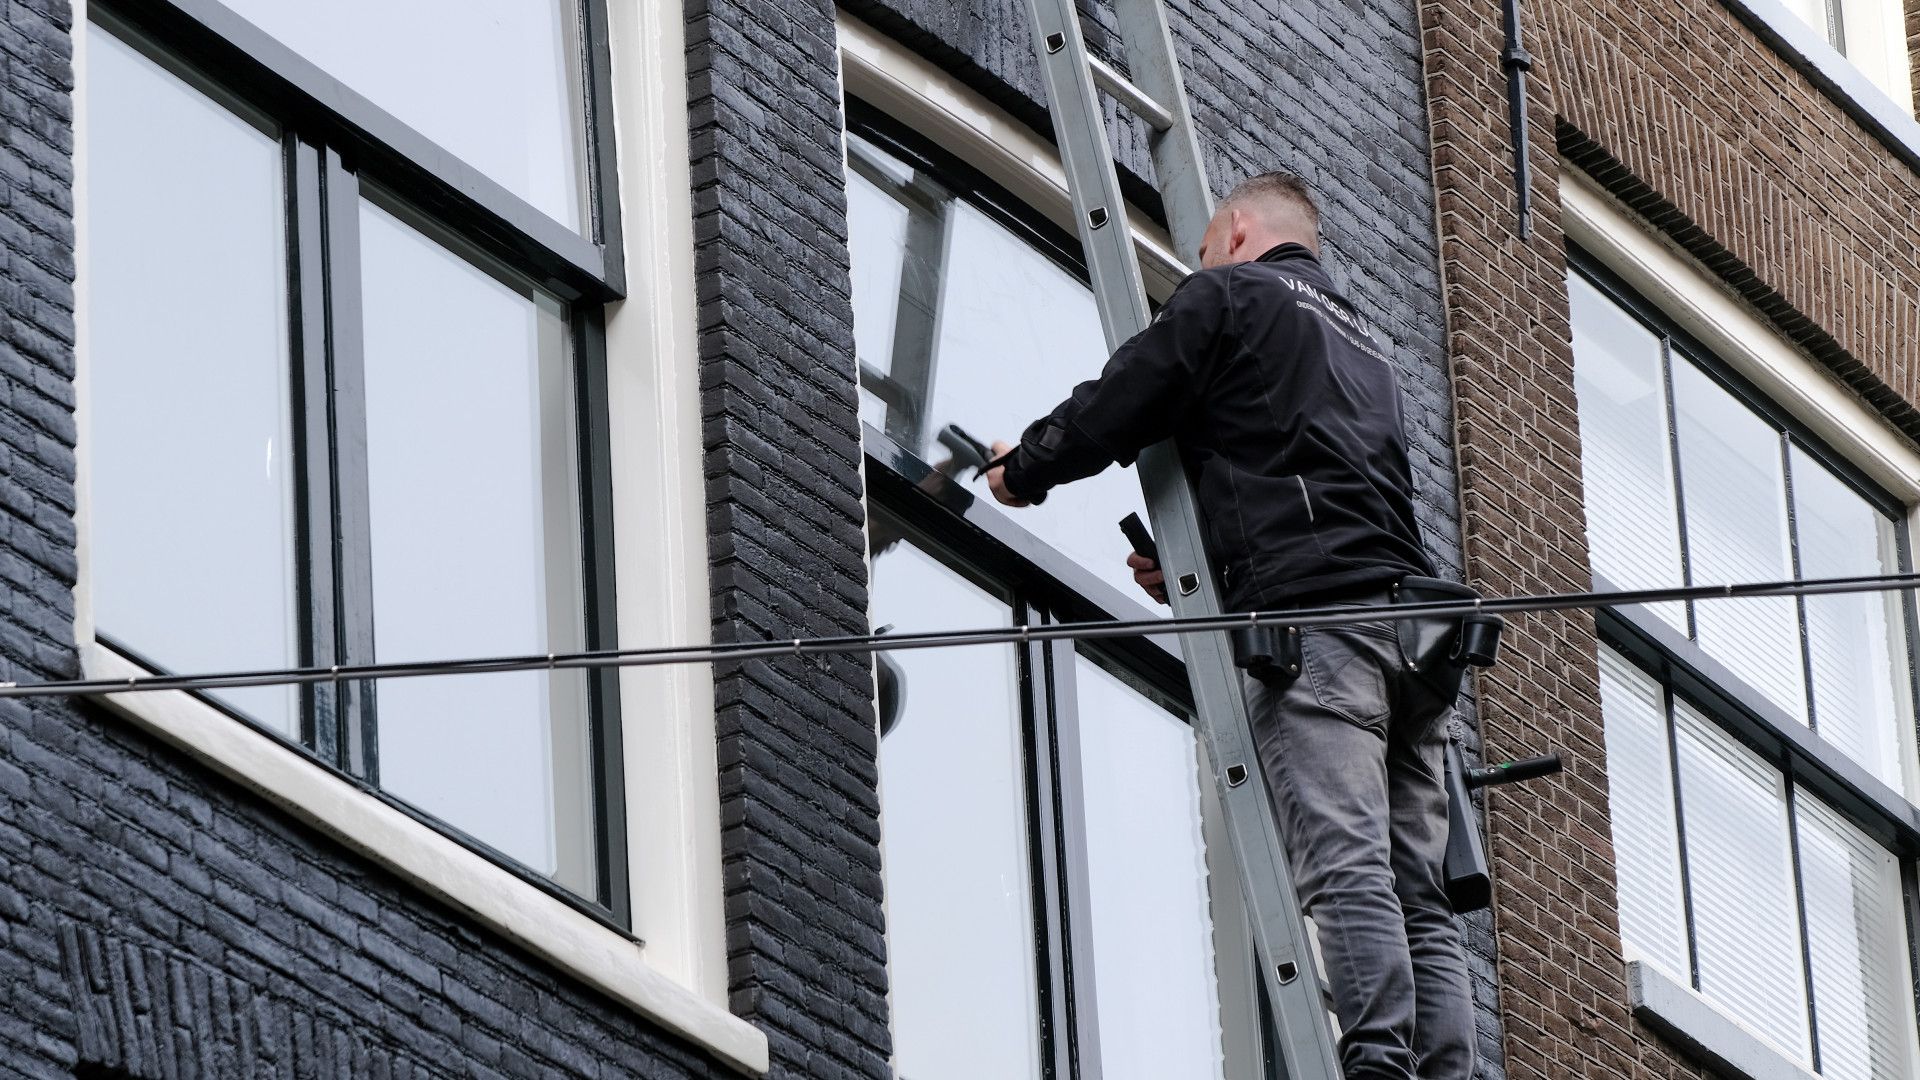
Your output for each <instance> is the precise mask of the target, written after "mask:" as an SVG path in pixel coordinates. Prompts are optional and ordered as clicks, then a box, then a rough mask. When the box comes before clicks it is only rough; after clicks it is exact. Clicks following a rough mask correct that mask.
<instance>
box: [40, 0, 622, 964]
mask: <svg viewBox="0 0 1920 1080" xmlns="http://www.w3.org/2000/svg"><path fill="white" fill-rule="evenodd" d="M573 2H574V3H576V4H577V6H578V19H579V26H580V34H579V44H580V50H581V52H580V55H579V57H578V61H579V63H580V69H579V70H580V72H581V77H582V80H583V84H584V85H583V86H582V91H583V92H582V99H583V101H584V102H585V116H584V117H583V118H582V119H583V124H582V130H581V132H580V136H581V138H582V139H583V140H584V142H583V145H584V146H585V147H586V148H587V152H586V153H585V154H584V155H583V166H584V168H585V169H586V170H587V172H588V181H587V182H588V192H589V199H588V200H587V201H588V206H587V216H588V219H589V222H590V225H591V229H590V231H589V233H588V234H584V235H583V234H582V233H580V232H576V231H574V230H573V229H571V228H569V227H568V226H566V225H564V224H562V223H561V222H559V221H558V220H556V219H554V218H552V217H550V216H549V215H547V214H546V213H545V212H543V211H541V210H539V209H537V208H535V207H534V206H532V205H531V204H530V203H528V202H526V201H524V200H523V199H521V198H520V197H519V196H517V195H514V194H512V193H511V192H509V191H507V190H506V189H505V188H504V187H502V186H501V185H499V184H498V183H497V182H495V181H494V180H492V179H491V178H489V177H487V176H485V175H484V174H482V173H481V172H480V171H478V170H477V169H475V168H473V167H471V166H469V165H467V164H465V163H464V162H462V161H460V160H459V159H458V158H456V157H454V156H453V155H451V154H449V153H447V152H446V151H444V150H442V149H440V148H439V147H437V146H436V145H435V144H433V143H432V142H431V141H429V140H428V139H426V138H425V137H423V136H421V135H419V134H418V133H417V132H414V131H413V130H412V129H410V128H408V127H407V126H406V125H404V124H402V123H400V122H399V121H398V120H396V119H394V118H393V117H392V116H391V115H389V114H388V113H386V112H385V111H383V110H381V109H380V108H378V107H377V106H375V105H373V104H372V103H371V102H369V101H367V100H366V99H365V98H364V97H362V96H360V95H359V94H357V93H355V92H354V91H352V90H350V89H348V88H347V87H346V86H345V85H344V84H343V83H341V82H339V81H338V80H336V79H334V78H332V77H331V76H329V75H327V74H326V73H324V72H323V71H321V70H320V69H319V68H318V67H316V66H315V65H314V64H312V63H311V62H309V61H307V60H305V59H304V58H302V57H300V56H299V55H297V54H296V53H295V52H294V51H293V50H291V49H290V48H288V47H287V46H285V45H283V44H281V43H280V42H278V41H276V40H274V39H273V38H271V37H269V36H268V35H266V34H265V33H263V32H262V31H260V30H259V29H257V28H255V27H254V26H253V25H252V24H250V23H248V22H246V21H245V20H244V19H242V18H240V17H239V16H238V15H236V14H235V13H234V12H232V11H231V10H230V9H228V8H226V7H225V6H223V5H222V4H220V3H218V2H217V0H94V2H93V3H92V4H90V5H89V10H88V16H87V17H88V21H89V23H91V24H92V25H93V28H94V29H95V30H96V31H97V32H102V33H107V34H111V35H112V36H114V37H115V38H116V39H118V40H120V41H122V42H124V43H126V44H127V45H129V46H130V47H132V48H134V49H136V50H137V51H139V52H141V53H142V54H144V55H146V56H147V57H149V58H151V59H153V60H155V61H156V62H158V63H160V64H161V65H162V66H163V67H165V68H166V69H167V70H168V71H169V72H170V73H172V74H174V75H175V76H176V77H179V78H181V79H182V80H183V81H185V82H187V83H188V84H189V85H190V86H192V87H194V88H195V89H196V90H199V91H201V92H203V93H209V94H211V95H212V96H213V97H214V100H215V101H216V103H217V104H219V105H220V106H222V107H224V108H228V109H230V110H233V111H236V112H237V113H240V114H241V115H243V116H245V115H249V114H250V115H252V116H257V117H262V118H265V119H266V120H268V121H270V122H271V123H273V124H274V125H275V126H277V127H278V129H279V132H280V136H279V142H280V146H281V160H282V163H283V176H282V179H283V186H284V197H285V213H286V218H285V222H286V234H287V240H286V245H287V247H286V256H285V262H286V266H287V274H288V304H289V312H288V315H289V319H288V337H289V342H288V346H289V364H290V368H289V381H290V384H291V394H292V402H291V405H292V416H293V433H292V434H293V444H294V476H295V490H294V495H293V503H294V507H295V512H294V522H295V563H296V570H297V574H296V578H297V580H296V588H295V597H296V599H295V603H296V615H297V617H298V619H299V620H300V631H301V632H300V635H299V637H300V641H299V648H300V663H301V664H302V665H303V666H313V667H328V666H332V665H335V664H341V665H346V664H360V663H367V662H371V661H372V660H373V659H374V655H373V594H372V558H371V536H370V532H369V522H368V520H367V513H368V502H367V494H368V493H367V461H366V441H365V416H364V409H365V401H364V389H365V388H364V379H363V375H362V371H363V363H364V357H363V347H362V326H361V317H362V315H361V308H360V289H361V265H360V251H359V222H360V213H361V209H360V207H361V202H362V199H363V196H365V197H368V198H371V199H373V200H374V201H375V202H376V203H377V204H379V205H383V206H388V207H393V206H398V207H399V208H401V209H402V211H403V216H404V218H405V220H407V221H408V222H409V224H411V225H415V226H424V227H425V228H426V230H427V233H428V235H429V238H430V239H431V240H432V241H433V242H434V243H436V244H437V245H439V246H440V247H441V248H443V249H444V250H445V251H446V252H447V253H448V254H449V255H450V256H451V257H453V258H456V259H462V260H465V261H467V262H469V263H470V264H473V265H476V266H478V267H481V268H482V269H485V270H487V271H489V272H491V273H495V274H499V275H504V276H506V277H509V278H511V279H513V280H515V281H518V282H521V283H524V284H525V285H527V286H529V287H531V288H536V289H539V290H541V291H544V292H546V293H549V294H551V295H553V296H554V297H555V298H556V299H558V300H559V301H561V302H562V303H564V304H565V305H566V310H567V312H568V318H569V322H570V341H569V345H570V352H571V364H572V375H573V380H574V393H573V403H574V415H575V424H574V428H575V433H576V435H575V444H576V445H575V454H576V459H575V460H576V466H575V472H576V476H577V479H578V484H579V492H578V497H577V504H576V505H577V508H578V513H579V525H580V531H581V536H580V551H581V556H582V558H581V567H580V571H581V581H582V584H583V589H582V597H581V601H582V608H583V616H584V618H583V626H582V628H581V629H582V634H583V638H584V643H585V647H586V648H588V649H603V648H611V647H615V645H616V644H617V632H616V625H615V596H614V566H613V525H612V477H611V462H610V456H611V452H610V446H609V443H610V438H609V426H610V417H609V415H608V412H607V407H608V405H607V372H606V340H605V324H604V312H603V311H602V308H601V305H602V304H604V303H606V302H608V301H612V300H617V299H619V298H621V297H622V296H623V295H624V292H625V281H624V260H625V256H624V252H623V250H622V244H621V232H620V219H619V193H618V187H617V177H616V174H615V169H614V154H615V146H614V133H613V129H612V108H611V81H610V62H611V60H610V46H609V40H608V35H607V11H606V0H573ZM84 29H85V28H84V27H76V33H79V32H83V31H84ZM108 629H109V630H110V629H111V628H108ZM99 638H100V640H101V641H102V643H103V644H105V645H107V646H108V647H110V648H112V649H113V650H114V651H116V652H119V653H122V654H124V655H126V656H127V657H128V658H129V659H132V660H134V661H135V662H137V663H141V664H143V665H145V666H147V667H149V668H153V667H154V665H152V664H151V663H149V662H147V661H145V660H144V659H142V658H141V657H140V656H139V655H138V653H137V652H135V651H133V650H131V649H128V648H125V647H122V646H121V645H119V644H118V643H116V642H114V641H113V639H112V637H111V634H110V633H108V634H103V635H99ZM155 670H157V669H155ZM375 686H376V684H375V683H373V682H371V681H367V682H360V683H355V682H351V681H343V682H339V683H319V684H313V685H311V686H309V687H307V688H305V689H303V690H302V692H301V706H300V731H299V738H298V740H297V742H295V743H294V744H293V745H297V746H298V747H299V748H300V749H302V750H303V751H304V752H305V753H306V754H308V755H309V756H310V757H311V758H312V759H313V760H315V761H317V762H319V763H320V764H322V765H324V766H326V767H327V768H329V769H330V770H332V771H334V772H335V773H336V774H337V775H340V776H341V777H342V778H344V779H346V780H347V781H349V782H350V783H352V784H353V785H355V786H356V787H357V788H359V789H360V790H361V791H363V792H365V793H366V794H368V795H370V796H372V797H375V798H377V799H379V800H381V801H382V802H384V803H386V804H388V805H390V806H393V807H395V808H396V809H399V810H401V811H402V812H404V813H406V814H407V815H409V816H410V817H413V818H415V819H416V820H419V821H422V822H424V823H426V824H429V825H431V826H432V827H433V828H435V829H436V830H438V831H440V832H442V833H445V834H447V835H448V836H450V837H452V838H453V839H455V840H456V841H458V842H460V843H461V844H463V845H465V846H466V847H468V848H470V849H472V850H474V851H475V852H477V853H479V854H480V855H482V856H484V857H485V858H487V859H488V860H490V861H491V862H493V863H494V864H496V865H497V866H499V867H501V868H502V869H504V870H506V871H507V872H509V873H511V874H513V875H514V876H515V877H518V878H520V879H521V880H523V881H526V882H528V883H530V884H532V885H534V886H536V887H538V888H540V889H541V890H542V891H544V892H546V893H548V894H550V895H552V896H554V897H556V898H558V899H560V900H562V901H563V902H565V903H566V904H568V905H569V906H570V907H572V908H574V909H575V910H578V911H580V912H582V913H584V914H586V915H588V916H590V917H591V918H593V919H595V920H596V921H598V922H600V923H602V924H603V925H606V926H608V927H611V928H613V929H615V930H618V931H619V932H621V933H622V934H623V935H626V936H629V937H631V936H632V912H631V898H630V895H629V892H630V889H629V882H628V865H627V857H626V847H627V843H626V829H627V822H626V812H625V801H626V800H625V791H624V764H623V750H622V734H621V723H620V704H619V685H618V679H617V676H616V674H615V673H614V672H613V671H612V670H611V669H607V670H604V671H600V672H595V673H591V674H590V675H589V676H588V703H589V704H588V710H589V715H588V718H587V728H588V739H589V758H590V771H591V779H592V783H593V787H594V793H593V799H592V811H593V817H594V820H593V823H592V824H593V829H594V836H593V838H592V839H593V849H594V874H595V882H594V886H593V889H594V891H593V895H591V896H587V895H582V894H579V893H576V892H574V891H572V890H571V889H568V888H566V887H564V886H562V885H560V884H559V883H558V882H556V881H554V880H552V879H550V878H548V877H546V876H545V875H543V874H540V873H537V872H535V871H533V870H532V869H530V868H528V867H526V866H525V865H523V864H521V863H519V862H517V861H516V860H514V859H513V858H512V857H511V856H509V855H506V854H505V853H503V852H501V851H499V850H498V849H496V848H494V847H492V846H491V845H489V844H488V843H486V842H485V841H483V840H481V839H479V838H477V837H475V836H473V835H471V834H469V833H467V832H465V831H464V830H462V829H460V828H458V827H456V826H453V825H451V824H450V823H448V822H446V821H443V820H441V819H439V818H437V817H434V816H433V815H431V814H429V813H427V812H425V811H423V810H420V809H418V808H416V807H414V806H412V805H411V804H409V803H407V802H406V801H404V800H403V799H400V798H398V797H397V796H394V795H392V794H391V793H389V792H387V791H385V790H383V789H382V788H381V787H380V786H379V760H378V753H377V746H378V739H377V732H376V710H377V691H376V689H375ZM200 700H202V701H204V702H206V703H207V704H209V705H211V706H213V707H215V708H219V709H221V711H223V712H225V713H227V714H228V715H230V716H233V717H235V718H236V720H238V721H239V722H242V723H246V724H248V725H249V726H252V727H254V728H256V729H257V730H260V731H263V732H267V733H268V734H270V735H273V736H274V737H275V738H284V737H283V736H281V735H280V734H279V733H278V732H274V731H271V730H270V729H268V728H266V727H264V726H262V725H260V724H258V723H256V722H254V721H252V720H250V719H249V718H247V717H245V716H244V715H241V714H239V713H238V712H236V711H235V710H233V709H231V708H228V707H225V706H222V705H221V704H220V703H218V702H216V701H214V700H213V699H211V698H207V697H205V696H200ZM450 737H452V738H457V737H458V735H457V733H455V734H450Z"/></svg>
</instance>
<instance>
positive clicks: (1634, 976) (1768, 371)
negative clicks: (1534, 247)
mask: <svg viewBox="0 0 1920 1080" xmlns="http://www.w3.org/2000/svg"><path fill="white" fill-rule="evenodd" d="M1740 2H1745V0H1740ZM1783 10H1784V9H1783ZM1788 17H1792V16H1788ZM1796 21H1797V19H1796ZM1560 167H1561V182H1560V205H1561V225H1562V227H1563V229H1564V230H1565V233H1566V237H1567V240H1568V241H1569V242H1571V243H1574V244H1578V245H1579V246H1580V247H1582V248H1584V249H1585V250H1586V251H1587V252H1588V253H1589V254H1591V255H1593V256H1594V257H1595V258H1597V259H1598V260H1599V261H1600V262H1601V263H1602V264H1603V265H1605V266H1606V267H1607V269H1609V270H1611V271H1612V272H1613V273H1614V274H1615V275H1616V276H1618V277H1619V278H1620V279H1621V280H1622V281H1623V282H1625V283H1626V284H1627V286H1628V287H1630V288H1632V289H1633V290H1634V291H1635V292H1637V293H1639V294H1640V295H1641V296H1642V297H1644V298H1645V299H1646V300H1647V301H1648V302H1649V303H1651V304H1652V305H1653V306H1655V307H1657V308H1659V309H1660V310H1661V311H1662V312H1664V313H1665V314H1666V315H1667V316H1668V317H1669V318H1670V319H1672V320H1673V322H1674V323H1676V324H1677V325H1679V326H1680V327H1681V329H1683V330H1685V331H1686V332H1687V333H1688V334H1690V335H1692V336H1693V337H1694V338H1695V339H1696V340H1698V341H1699V342H1700V343H1701V344H1702V345H1703V346H1705V347H1706V348H1707V349H1708V350H1710V351H1711V352H1712V353H1713V354H1714V355H1715V356H1716V357H1718V358H1719V359H1720V360H1721V361H1722V362H1723V363H1725V364H1726V365H1727V366H1729V367H1730V368H1732V369H1733V370H1734V371H1735V372H1736V373H1737V374H1739V375H1740V376H1742V377H1744V378H1745V379H1747V380H1748V381H1749V382H1751V383H1752V384H1753V385H1754V387H1755V388H1756V389H1758V390H1759V391H1760V392H1761V393H1762V394H1763V395H1765V396H1766V398H1767V399H1768V400H1769V401H1771V402H1773V403H1774V404H1775V405H1776V406H1778V407H1779V408H1780V409H1781V410H1783V411H1784V412H1786V413H1787V414H1788V415H1790V416H1792V417H1793V418H1794V419H1796V420H1798V421H1799V422H1800V423H1802V424H1804V425H1806V427H1807V428H1808V429H1809V430H1811V431H1812V432H1813V433H1814V434H1815V435H1816V436H1818V437H1819V438H1820V439H1821V440H1822V441H1824V442H1825V443H1826V444H1827V445H1828V446H1829V447H1831V448H1832V449H1833V450H1834V452H1836V453H1838V454H1840V455H1841V456H1843V457H1845V458H1846V459H1847V460H1848V461H1850V462H1852V463H1853V464H1854V465H1855V466H1856V467H1857V468H1859V469H1860V470H1861V471H1862V472H1864V473H1866V474H1867V476H1868V477H1869V478H1870V479H1872V480H1873V481H1874V482H1875V483H1877V484H1879V485H1880V486H1881V487H1882V488H1883V489H1884V490H1885V491H1886V492H1887V493H1888V494H1889V495H1891V496H1893V498H1894V499H1896V500H1898V501H1899V503H1900V504H1901V505H1902V506H1904V507H1905V508H1906V513H1905V515H1904V517H1905V522H1906V526H1907V529H1908V533H1909V535H1910V536H1920V531H1916V529H1920V453H1916V452H1915V451H1914V450H1913V449H1912V448H1910V447H1909V446H1908V445H1907V444H1906V443H1905V442H1903V441H1902V440H1901V439H1900V438H1899V437H1898V436H1897V435H1895V434H1894V433H1893V431H1892V430H1891V429H1890V428H1889V427H1888V425H1887V423H1886V422H1885V421H1884V420H1882V419H1881V418H1880V417H1879V416H1878V415H1876V414H1875V413H1873V412H1872V411H1871V410H1869V409H1868V408H1867V407H1866V406H1865V405H1864V404H1862V403H1861V402H1860V401H1859V399H1858V398H1856V397H1855V396H1854V395H1853V393H1852V392H1851V391H1850V390H1848V389H1847V388H1845V387H1844V386H1842V385H1841V384H1840V383H1839V381H1838V380H1837V379H1836V378H1835V377H1834V376H1833V375H1831V374H1830V373H1829V372H1827V371H1826V370H1825V369H1824V368H1823V367H1821V366H1820V365H1819V364H1818V363H1817V362H1816V361H1814V360H1813V359H1811V358H1810V357H1808V356H1806V355H1805V354H1804V353H1802V352H1800V351H1799V350H1798V349H1796V348H1795V347H1794V346H1792V345H1791V344H1789V343H1788V342H1787V341H1786V340H1785V339H1784V338H1783V337H1781V336H1780V334H1779V332H1778V331H1776V330H1774V329H1773V328H1772V327H1771V326H1769V325H1768V324H1767V323H1766V322H1765V321H1764V320H1763V319H1762V318H1761V317H1760V316H1759V315H1757V314H1755V313H1754V312H1753V311H1752V310H1751V309H1749V308H1748V307H1747V306H1746V304H1745V303H1744V302H1742V301H1741V300H1739V299H1738V298H1737V297H1736V296H1735V295H1734V294H1733V293H1732V290H1731V289H1729V288H1728V287H1727V286H1726V285H1724V284H1723V283H1721V282H1720V281H1719V280H1717V279H1716V278H1714V277H1713V276H1712V275H1711V274H1709V273H1708V272H1706V271H1705V270H1704V269H1702V268H1700V267H1699V266H1698V265H1696V264H1695V263H1694V262H1693V261H1692V259H1691V258H1690V257H1688V256H1687V255H1685V254H1684V253H1682V252H1681V251H1680V250H1679V249H1678V248H1677V247H1676V246H1674V245H1673V244H1672V242H1671V241H1669V240H1667V239H1666V238H1665V237H1663V236H1661V235H1660V234H1659V233H1658V232H1656V231H1655V230H1654V229H1653V228H1652V227H1651V226H1649V225H1648V224H1646V223H1645V222H1644V221H1643V220H1641V219H1640V218H1638V217H1636V216H1635V215H1633V214H1632V212H1631V211H1629V210H1627V209H1626V208H1624V207H1622V206H1621V205H1620V204H1619V203H1618V202H1616V201H1615V200H1614V199H1613V198H1611V197H1610V196H1608V195H1607V194H1606V193H1605V192H1604V191H1603V190H1602V189H1601V187H1600V186H1599V185H1598V184H1597V183H1595V182H1594V181H1593V180H1592V179H1591V178H1589V177H1588V176H1587V175H1586V174H1585V173H1583V172H1581V171H1580V170H1579V169H1578V168H1577V167H1576V166H1574V165H1573V164H1572V163H1570V162H1567V161H1565V160H1562V161H1561V163H1560ZM1900 745H1901V756H1902V762H1901V765H1902V770H1903V772H1904V773H1905V775H1906V778H1907V790H1908V791H1914V790H1920V789H1917V788H1915V786H1914V780H1915V777H1916V774H1917V773H1920V765H1916V763H1915V756H1916V755H1915V746H1914V733H1913V731H1912V725H1911V724H1902V725H1901V742H1900ZM1902 798H1903V801H1905V802H1907V803H1908V804H1909V805H1914V806H1920V803H1914V802H1913V800H1912V799H1911V798H1906V797H1902ZM1623 954H1624V956H1623V959H1624V960H1625V961H1626V963H1627V965H1628V975H1629V980H1630V987H1629V989H1630V991H1631V997H1632V1002H1631V1004H1632V1006H1633V1007H1634V1009H1635V1010H1636V1012H1637V1013H1639V1014H1640V1015H1642V1016H1643V1017H1644V1018H1645V1019H1647V1020H1648V1022H1650V1023H1652V1024H1653V1025H1654V1026H1655V1027H1657V1028H1658V1029H1660V1030H1661V1031H1663V1032H1664V1033H1666V1034H1667V1035H1669V1036H1670V1037H1672V1038H1674V1039H1675V1040H1676V1042H1678V1043H1679V1044H1680V1045H1681V1046H1683V1047H1685V1048H1686V1049H1687V1050H1688V1051H1689V1052H1690V1053H1692V1054H1694V1055H1695V1056H1696V1057H1699V1058H1703V1059H1706V1060H1709V1061H1713V1062H1716V1063H1718V1064H1719V1065H1721V1066H1722V1067H1731V1066H1733V1065H1738V1066H1739V1067H1740V1068H1741V1070H1742V1071H1743V1073H1744V1074H1745V1075H1749V1076H1754V1077H1769V1078H1772V1077H1779V1078H1782V1080H1787V1078H1801V1077H1809V1078H1810V1077H1811V1075H1812V1074H1810V1073H1808V1072H1807V1071H1806V1070H1805V1069H1804V1068H1803V1067H1802V1066H1800V1065H1798V1064H1797V1063H1795V1062H1793V1061H1791V1060H1790V1059H1789V1058H1787V1057H1786V1056H1785V1055H1784V1054H1781V1053H1780V1052H1778V1051H1776V1050H1774V1049H1773V1048H1772V1047H1771V1045H1769V1044H1766V1043H1764V1042H1763V1041H1762V1040H1761V1039H1759V1038H1758V1037H1757V1036H1755V1035H1753V1034H1751V1033H1750V1032H1749V1031H1748V1030H1747V1029H1746V1027H1745V1026H1744V1025H1743V1024H1742V1023H1741V1022H1740V1021H1739V1020H1737V1019H1735V1018H1734V1017H1732V1016H1731V1015H1729V1014H1728V1013H1726V1012H1725V1011H1724V1010H1722V1009H1721V1008H1720V1007H1719V1006H1717V1005H1715V1004H1714V1003H1712V1002H1710V1001H1708V1000H1707V999H1706V998H1705V997H1703V996H1702V995H1700V994H1699V993H1698V992H1697V991H1695V990H1694V989H1693V988H1691V987H1689V986H1684V985H1681V984H1680V983H1678V982H1676V981H1674V980H1672V979H1669V978H1667V977H1666V976H1664V975H1662V974H1660V973H1659V972H1657V971H1655V970H1653V966H1654V964H1655V963H1656V962H1657V961H1655V959H1654V958H1652V957H1647V956H1644V955H1641V954H1640V953H1639V952H1638V951H1637V950H1636V949H1634V947H1633V946H1632V945H1630V944H1625V943H1624V942H1623Z"/></svg>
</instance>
